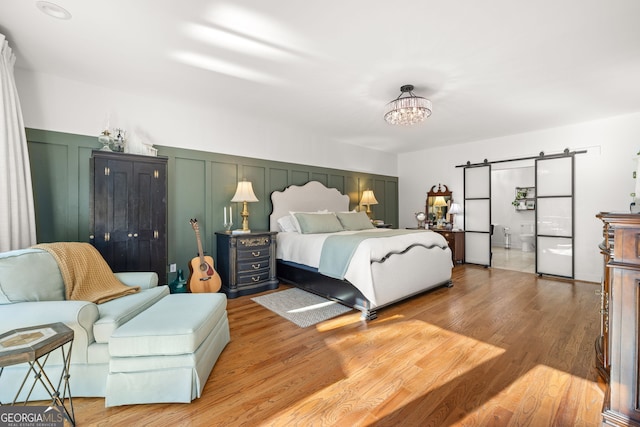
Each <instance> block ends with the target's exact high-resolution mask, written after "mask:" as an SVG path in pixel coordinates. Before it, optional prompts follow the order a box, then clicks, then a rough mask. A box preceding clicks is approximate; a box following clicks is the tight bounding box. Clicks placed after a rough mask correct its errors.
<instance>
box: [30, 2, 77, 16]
mask: <svg viewBox="0 0 640 427" xmlns="http://www.w3.org/2000/svg"><path fill="white" fill-rule="evenodd" d="M36 7H37V8H38V9H40V11H41V12H42V13H44V14H45V15H49V16H52V17H54V18H58V19H71V14H70V13H69V11H68V10H67V9H65V8H64V7H62V6H58V5H57V4H55V3H51V2H48V1H37V2H36Z"/></svg>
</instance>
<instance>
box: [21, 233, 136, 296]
mask: <svg viewBox="0 0 640 427" xmlns="http://www.w3.org/2000/svg"><path fill="white" fill-rule="evenodd" d="M33 247H34V248H37V249H43V250H45V251H47V252H49V253H50V254H51V256H53V258H54V259H55V260H56V262H57V263H58V267H59V268H60V273H61V274H62V279H63V280H64V286H65V295H66V298H67V299H68V300H78V301H91V302H93V303H95V304H102V303H103V302H107V301H111V300H112V299H116V298H119V297H122V296H125V295H129V294H135V293H136V292H139V291H140V287H139V286H135V287H134V286H127V285H125V284H124V283H122V282H121V281H119V280H118V278H117V277H116V276H115V275H114V274H113V272H112V271H111V267H109V265H108V264H107V262H106V261H105V260H104V258H102V255H100V252H98V250H97V249H96V248H94V247H93V246H92V245H91V244H89V243H81V242H59V243H42V244H39V245H35V246H33Z"/></svg>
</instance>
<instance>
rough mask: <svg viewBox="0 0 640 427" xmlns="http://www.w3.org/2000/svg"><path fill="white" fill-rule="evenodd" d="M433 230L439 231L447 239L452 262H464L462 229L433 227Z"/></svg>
mask: <svg viewBox="0 0 640 427" xmlns="http://www.w3.org/2000/svg"><path fill="white" fill-rule="evenodd" d="M433 231H435V232H436V233H439V234H441V235H442V237H444V238H445V239H446V240H447V244H448V245H449V248H450V249H451V260H452V261H453V263H454V264H464V231H462V230H442V229H438V228H434V229H433Z"/></svg>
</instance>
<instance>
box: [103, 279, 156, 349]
mask: <svg viewBox="0 0 640 427" xmlns="http://www.w3.org/2000/svg"><path fill="white" fill-rule="evenodd" d="M166 295H169V287H168V286H158V287H155V288H151V289H143V290H142V291H140V292H138V293H137V294H131V295H127V296H125V297H122V298H116V299H114V300H111V301H107V302H105V303H103V304H99V305H98V310H99V312H100V319H98V321H97V322H96V323H95V324H94V325H93V335H94V336H95V339H96V342H98V343H107V342H109V337H110V336H111V334H112V333H113V331H115V330H116V329H118V327H120V326H121V325H124V324H125V323H127V322H128V321H130V320H131V319H133V318H134V317H136V316H138V315H139V314H140V313H142V312H143V311H145V310H147V309H148V308H149V307H151V306H152V305H154V304H155V303H156V302H158V301H160V300H161V299H162V298H163V297H165V296H166Z"/></svg>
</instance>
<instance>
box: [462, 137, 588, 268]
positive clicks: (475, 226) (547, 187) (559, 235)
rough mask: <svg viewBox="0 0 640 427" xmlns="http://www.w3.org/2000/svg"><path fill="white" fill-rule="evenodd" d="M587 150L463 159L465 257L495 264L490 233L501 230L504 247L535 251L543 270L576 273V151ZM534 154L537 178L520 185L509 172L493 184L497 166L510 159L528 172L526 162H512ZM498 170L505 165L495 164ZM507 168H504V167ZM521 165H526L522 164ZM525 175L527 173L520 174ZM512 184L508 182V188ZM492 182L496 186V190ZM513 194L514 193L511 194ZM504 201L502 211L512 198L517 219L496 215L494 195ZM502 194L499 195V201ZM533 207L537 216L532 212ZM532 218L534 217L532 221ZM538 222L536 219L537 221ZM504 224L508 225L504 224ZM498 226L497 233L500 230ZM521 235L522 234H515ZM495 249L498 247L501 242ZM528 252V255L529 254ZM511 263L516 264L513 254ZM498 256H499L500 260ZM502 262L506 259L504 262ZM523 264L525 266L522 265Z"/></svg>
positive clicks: (526, 159) (471, 260) (512, 169)
mask: <svg viewBox="0 0 640 427" xmlns="http://www.w3.org/2000/svg"><path fill="white" fill-rule="evenodd" d="M581 153H586V151H577V152H576V151H574V152H570V151H569V149H568V148H567V149H565V150H564V152H563V153H561V154H553V155H545V154H544V153H543V152H541V153H540V155H539V156H536V157H525V158H520V159H509V160H499V161H495V162H489V161H488V160H486V159H485V160H484V162H483V163H475V164H471V162H467V164H466V165H459V166H456V167H462V168H464V176H463V181H464V211H465V215H464V230H465V261H466V262H467V263H471V264H478V265H483V266H485V267H490V266H496V265H495V264H494V263H492V258H493V253H492V243H491V239H492V238H493V237H494V236H496V237H495V238H496V240H497V239H499V238H500V231H502V234H503V236H504V241H503V245H502V247H503V248H504V249H508V250H509V251H511V249H512V248H514V245H518V246H519V247H520V250H521V252H529V251H532V252H533V251H535V252H534V259H535V262H534V264H535V269H534V272H535V273H536V274H539V275H550V276H557V277H564V278H573V275H574V267H575V265H574V257H573V243H574V221H573V212H574V208H573V204H574V198H573V194H574V186H575V182H574V161H575V155H576V154H581ZM528 160H534V162H535V163H534V167H533V171H534V182H533V183H531V181H527V182H523V184H520V185H517V184H516V185H515V186H514V188H513V191H511V188H510V187H511V185H512V183H513V182H514V181H513V180H510V179H508V178H506V177H496V178H497V181H498V182H501V183H502V186H500V185H492V180H493V179H494V177H493V176H492V173H491V172H492V166H493V165H497V164H502V163H510V166H511V167H510V168H508V169H506V170H507V171H511V172H504V173H505V174H507V175H508V174H511V173H514V172H513V171H514V170H516V171H517V172H516V173H519V172H524V171H525V169H523V166H520V165H518V166H519V167H516V165H517V164H516V163H512V162H523V161H528ZM495 169H496V170H501V169H500V168H498V167H495ZM503 169H504V168H503ZM518 169H522V170H518ZM520 178H521V179H524V178H522V176H520ZM505 186H508V188H505ZM492 187H493V188H495V189H496V191H495V192H493V191H492ZM510 194H511V196H510ZM494 198H495V199H497V200H496V203H497V204H499V205H500V207H502V209H500V208H499V209H498V210H497V212H501V213H505V212H511V211H510V210H509V211H507V210H505V209H504V208H503V206H504V205H507V203H506V202H508V201H509V200H511V206H512V208H511V209H513V210H514V212H515V213H519V214H522V215H523V216H521V217H518V220H516V221H515V222H516V224H515V230H514V229H513V228H512V227H513V226H514V224H513V222H514V221H509V220H508V219H507V218H506V217H502V224H501V223H500V222H499V221H500V220H501V217H499V216H494V215H492V210H493V209H494V208H493V200H492V199H494ZM499 200H500V201H499ZM531 213H533V218H531ZM531 219H533V221H530V220H531ZM532 223H533V224H532ZM500 227H503V228H500ZM496 229H497V231H498V232H497V233H496ZM515 236H517V238H516V237H515ZM496 248H497V250H496V252H501V253H503V254H505V255H508V254H507V253H506V252H502V251H499V250H498V248H499V245H498V244H497V242H496ZM527 257H528V255H527ZM509 258H510V260H509V263H508V265H509V266H510V268H515V263H513V262H511V259H513V258H514V257H512V256H510V257H509ZM496 262H497V260H496ZM502 266H503V268H504V267H505V266H506V265H504V264H503V265H502ZM519 268H523V267H519Z"/></svg>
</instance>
